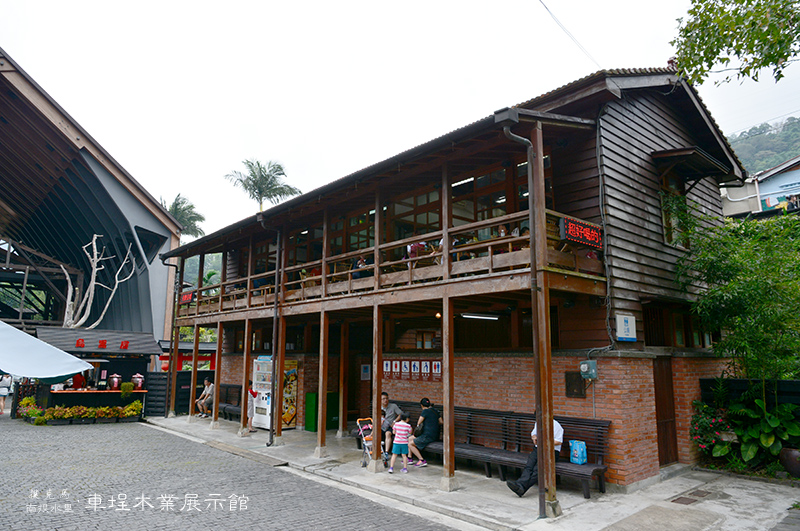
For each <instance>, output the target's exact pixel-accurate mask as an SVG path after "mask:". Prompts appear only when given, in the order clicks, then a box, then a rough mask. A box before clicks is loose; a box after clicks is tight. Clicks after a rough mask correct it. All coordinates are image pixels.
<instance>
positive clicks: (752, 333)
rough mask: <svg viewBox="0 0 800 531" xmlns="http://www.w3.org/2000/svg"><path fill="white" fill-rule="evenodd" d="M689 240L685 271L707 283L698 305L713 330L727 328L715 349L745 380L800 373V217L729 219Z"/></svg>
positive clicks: (689, 278)
mask: <svg viewBox="0 0 800 531" xmlns="http://www.w3.org/2000/svg"><path fill="white" fill-rule="evenodd" d="M689 241H690V250H689V252H688V253H687V254H686V256H685V257H684V259H683V260H682V261H681V262H680V264H679V275H680V278H681V280H682V282H683V284H684V286H688V285H690V284H693V285H700V286H702V287H704V288H705V289H703V290H702V291H701V292H700V294H699V295H698V298H697V300H696V302H695V303H694V304H693V311H694V312H695V313H696V314H697V316H698V317H699V319H700V321H701V324H702V326H703V327H704V329H705V330H708V331H716V330H722V331H723V335H722V338H721V339H720V340H719V341H718V342H716V343H715V344H714V346H713V349H714V352H715V353H716V354H717V355H719V356H722V357H726V358H730V359H731V369H732V373H733V374H735V375H738V376H741V377H744V378H754V379H760V380H773V379H781V378H788V377H793V376H796V375H798V374H800V370H799V369H800V367H799V366H798V353H800V218H798V217H797V216H791V215H786V216H778V217H775V218H770V219H765V220H753V219H747V220H726V221H725V222H724V223H723V224H722V225H719V226H717V227H714V228H708V227H705V228H702V229H699V228H697V229H694V230H692V231H691V233H690V235H689Z"/></svg>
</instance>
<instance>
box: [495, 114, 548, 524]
mask: <svg viewBox="0 0 800 531" xmlns="http://www.w3.org/2000/svg"><path fill="white" fill-rule="evenodd" d="M503 134H504V135H506V138H508V139H509V140H512V141H514V142H517V143H518V144H522V145H523V146H525V148H526V152H527V160H528V168H527V169H528V228H529V230H528V238H529V242H528V243H529V245H528V248H529V249H530V263H531V289H532V290H534V289H541V287H540V286H534V282H535V280H534V275H535V274H536V270H537V264H536V248H535V246H534V240H533V238H534V234H533V232H534V227H535V225H534V221H535V220H534V212H533V162H534V159H535V157H536V153H534V151H533V143H532V142H531V141H530V140H528V139H527V138H525V137H522V136H519V135H515V134H514V133H512V132H511V126H510V125H504V126H503ZM536 229H537V230H543V228H540V227H536ZM535 304H536V303H535V301H534V306H533V311H534V312H535V311H536V306H535ZM537 318H541V316H538V315H537ZM533 329H534V330H536V326H535V325H534V327H533ZM537 333H538V332H537ZM533 344H534V349H533V364H534V367H536V370H535V372H534V375H533V380H534V381H533V385H534V386H535V387H536V389H537V390H538V389H541V383H542V375H541V371H540V370H539V356H540V355H541V353H540V352H539V349H538V347H537V344H538V341H534V342H533ZM537 394H538V391H537ZM536 418H537V419H541V418H542V401H541V400H536ZM536 452H537V459H538V462H539V463H542V447H541V445H537V446H536ZM543 475H544V471H543V467H539V480H538V482H537V483H538V486H539V518H547V510H546V503H545V489H544V481H542V479H543Z"/></svg>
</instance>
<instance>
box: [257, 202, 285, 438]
mask: <svg viewBox="0 0 800 531" xmlns="http://www.w3.org/2000/svg"><path fill="white" fill-rule="evenodd" d="M259 222H260V223H261V227H262V228H263V229H264V230H274V231H275V234H276V241H277V246H276V248H275V289H274V292H275V301H274V302H273V304H272V345H271V350H272V384H271V385H272V389H271V390H270V407H271V408H272V411H271V413H270V416H271V422H270V423H269V440H268V441H267V446H272V444H273V443H274V442H275V423H276V422H280V421H281V416H280V415H279V414H278V413H279V411H278V406H277V404H278V402H280V403H281V405H283V400H278V397H276V396H275V393H276V392H277V388H276V386H277V383H278V378H279V377H280V378H282V377H283V374H282V373H283V368H282V367H281V374H278V373H277V369H278V356H277V347H278V286H279V281H280V278H281V241H282V240H281V231H280V229H269V228H267V224H266V220H265V219H264V216H261V215H259Z"/></svg>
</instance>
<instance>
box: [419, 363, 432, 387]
mask: <svg viewBox="0 0 800 531" xmlns="http://www.w3.org/2000/svg"><path fill="white" fill-rule="evenodd" d="M420 374H421V378H422V380H423V381H425V382H430V381H431V362H430V361H429V360H423V361H421V362H420Z"/></svg>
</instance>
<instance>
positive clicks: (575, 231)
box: [559, 217, 603, 249]
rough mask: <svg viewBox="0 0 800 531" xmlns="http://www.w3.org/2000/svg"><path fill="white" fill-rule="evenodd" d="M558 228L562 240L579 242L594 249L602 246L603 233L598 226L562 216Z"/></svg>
mask: <svg viewBox="0 0 800 531" xmlns="http://www.w3.org/2000/svg"><path fill="white" fill-rule="evenodd" d="M559 228H560V229H561V239H562V240H569V241H573V242H577V243H581V244H583V245H588V246H590V247H594V248H596V249H602V248H603V234H602V232H600V228H599V227H596V226H594V225H591V224H589V223H586V222H584V221H578V220H577V219H572V218H568V217H563V218H561V220H560V221H559Z"/></svg>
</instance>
